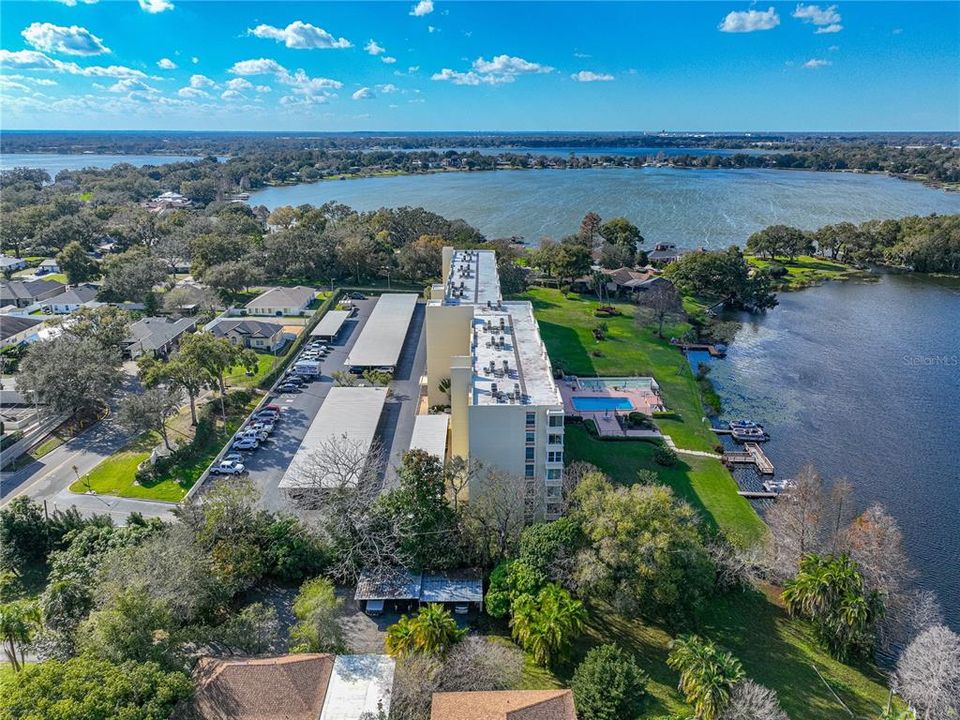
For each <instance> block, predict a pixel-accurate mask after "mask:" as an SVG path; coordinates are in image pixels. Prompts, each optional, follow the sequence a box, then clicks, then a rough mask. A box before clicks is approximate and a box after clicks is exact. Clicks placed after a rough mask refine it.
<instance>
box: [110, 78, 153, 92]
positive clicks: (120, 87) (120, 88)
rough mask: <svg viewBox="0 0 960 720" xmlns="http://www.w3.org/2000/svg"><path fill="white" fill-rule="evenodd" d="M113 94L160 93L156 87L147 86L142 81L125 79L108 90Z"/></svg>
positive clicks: (118, 81)
mask: <svg viewBox="0 0 960 720" xmlns="http://www.w3.org/2000/svg"><path fill="white" fill-rule="evenodd" d="M107 90H109V91H110V92H112V93H126V92H145V93H155V92H159V90H157V89H156V88H155V87H152V86H150V85H147V84H146V83H145V82H143V81H142V80H138V79H137V78H124V79H123V80H117V82H115V83H114V84H113V85H111V86H110V87H108V88H107Z"/></svg>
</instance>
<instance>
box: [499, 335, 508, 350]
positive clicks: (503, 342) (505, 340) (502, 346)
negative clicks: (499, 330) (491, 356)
mask: <svg viewBox="0 0 960 720" xmlns="http://www.w3.org/2000/svg"><path fill="white" fill-rule="evenodd" d="M506 346H507V339H506V338H505V337H504V336H503V335H501V336H500V349H501V350H503V349H504V348H505V347H506Z"/></svg>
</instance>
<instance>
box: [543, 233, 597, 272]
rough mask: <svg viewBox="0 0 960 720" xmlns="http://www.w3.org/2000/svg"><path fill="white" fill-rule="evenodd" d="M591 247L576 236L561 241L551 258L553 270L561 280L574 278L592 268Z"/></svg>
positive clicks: (551, 268)
mask: <svg viewBox="0 0 960 720" xmlns="http://www.w3.org/2000/svg"><path fill="white" fill-rule="evenodd" d="M591 262H592V257H591V255H590V248H588V247H587V246H586V245H584V244H582V243H580V242H578V241H577V240H576V239H575V238H574V239H570V238H566V239H564V240H563V242H561V243H560V244H559V245H558V246H557V248H556V251H555V252H554V253H553V257H552V258H551V267H550V270H551V272H552V273H553V274H554V275H556V276H557V277H558V278H560V279H561V280H573V279H574V278H577V277H580V276H581V275H583V274H584V273H585V272H587V271H588V270H590V263H591Z"/></svg>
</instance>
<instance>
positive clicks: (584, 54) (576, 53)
mask: <svg viewBox="0 0 960 720" xmlns="http://www.w3.org/2000/svg"><path fill="white" fill-rule="evenodd" d="M573 56H574V57H575V58H580V59H584V58H590V57H593V55H590V54H589V53H584V52H575V53H574V54H573Z"/></svg>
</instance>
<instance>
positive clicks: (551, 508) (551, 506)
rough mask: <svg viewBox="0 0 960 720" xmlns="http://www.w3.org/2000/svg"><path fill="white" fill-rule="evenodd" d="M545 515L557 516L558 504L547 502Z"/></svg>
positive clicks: (558, 513) (558, 511)
mask: <svg viewBox="0 0 960 720" xmlns="http://www.w3.org/2000/svg"><path fill="white" fill-rule="evenodd" d="M547 515H548V516H550V517H558V516H559V515H560V505H559V504H557V503H547Z"/></svg>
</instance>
